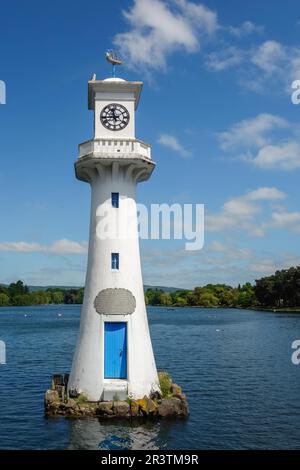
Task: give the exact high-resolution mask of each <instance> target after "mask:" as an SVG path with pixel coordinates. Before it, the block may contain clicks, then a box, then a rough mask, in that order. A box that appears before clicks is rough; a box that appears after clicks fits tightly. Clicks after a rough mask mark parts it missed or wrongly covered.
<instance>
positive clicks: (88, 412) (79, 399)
mask: <svg viewBox="0 0 300 470" xmlns="http://www.w3.org/2000/svg"><path fill="white" fill-rule="evenodd" d="M165 376H166V373H164V378H165ZM67 380H68V374H65V375H64V376H63V375H55V376H53V379H52V383H51V389H50V390H47V392H46V394H45V413H46V414H47V415H48V416H68V417H84V416H94V417H98V418H99V419H112V418H127V419H128V418H129V419H132V418H168V417H181V418H184V417H187V416H188V415H189V406H188V403H187V399H186V396H185V395H184V394H183V393H182V390H181V387H179V386H178V385H176V384H174V383H172V381H171V379H170V377H168V380H169V382H170V383H168V385H167V386H165V387H164V396H161V394H160V393H158V392H155V393H153V394H151V396H150V397H147V396H144V397H143V398H141V399H138V400H133V399H131V398H130V397H128V399H127V400H126V401H99V402H91V401H89V400H87V399H86V398H85V397H84V396H83V395H79V394H74V393H72V394H71V395H72V396H69V395H68V393H67Z"/></svg>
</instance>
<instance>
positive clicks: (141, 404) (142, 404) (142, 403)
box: [136, 398, 147, 414]
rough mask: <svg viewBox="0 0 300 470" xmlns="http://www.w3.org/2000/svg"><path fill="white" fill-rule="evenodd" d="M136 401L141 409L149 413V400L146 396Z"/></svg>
mask: <svg viewBox="0 0 300 470" xmlns="http://www.w3.org/2000/svg"><path fill="white" fill-rule="evenodd" d="M136 402H137V404H138V407H139V409H140V410H141V411H142V412H143V413H145V414H146V413H147V401H146V400H145V398H139V399H138V400H137V401H136Z"/></svg>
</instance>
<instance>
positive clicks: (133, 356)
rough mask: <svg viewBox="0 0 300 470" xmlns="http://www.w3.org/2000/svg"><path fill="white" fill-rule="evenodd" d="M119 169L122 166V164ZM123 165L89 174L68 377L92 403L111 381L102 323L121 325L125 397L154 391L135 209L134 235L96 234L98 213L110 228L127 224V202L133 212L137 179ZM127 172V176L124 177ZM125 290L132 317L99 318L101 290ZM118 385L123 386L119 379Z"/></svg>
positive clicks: (156, 383)
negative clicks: (116, 198)
mask: <svg viewBox="0 0 300 470" xmlns="http://www.w3.org/2000/svg"><path fill="white" fill-rule="evenodd" d="M122 165H124V162H122ZM127 169H128V165H127V166H126V165H124V166H119V165H117V166H116V167H115V168H114V170H113V171H112V165H110V166H107V167H104V166H103V165H102V163H101V159H99V165H98V167H97V171H96V170H93V172H92V176H91V177H92V181H91V188H92V205H91V221H90V241H89V255H88V267H87V276H86V288H85V296H84V303H83V306H82V313H81V322H80V331H79V336H78V340H77V347H76V351H75V355H74V359H73V365H72V370H71V374H70V378H69V389H76V390H77V391H78V392H80V393H83V394H84V395H86V396H87V397H88V398H89V399H91V400H100V399H101V397H102V393H103V389H104V386H106V387H107V386H110V385H111V386H112V387H113V386H114V384H115V381H114V380H105V379H104V321H126V322H128V325H127V334H128V357H127V366H128V380H127V381H125V382H126V384H127V387H128V394H129V395H132V396H133V397H134V398H141V397H143V396H144V395H149V394H150V392H151V391H154V390H159V384H158V377H157V370H156V365H155V360H154V355H153V350H152V344H151V339H150V334H149V328H148V320H147V313H146V307H145V301H144V291H143V281H142V273H141V264H140V251H139V239H138V236H137V218H136V210H135V215H134V219H135V227H136V237H135V238H126V239H123V240H120V239H106V240H100V239H99V238H98V236H97V223H98V217H97V213H99V212H98V211H99V209H100V210H101V207H103V205H105V207H108V219H109V221H110V223H111V224H112V226H114V225H115V224H117V223H120V224H121V226H120V228H122V224H123V225H124V224H125V225H126V224H127V222H128V221H127V220H126V218H123V219H122V218H120V219H119V218H118V217H117V214H118V211H124V210H125V208H126V204H128V202H130V203H131V204H132V205H133V206H134V207H135V209H136V202H135V192H136V181H135V178H134V176H133V174H132V173H131V172H128V171H127ZM126 174H127V176H126ZM111 192H119V194H120V207H119V209H116V208H113V207H112V206H111V201H110V199H111ZM112 252H116V253H120V269H119V271H112V270H111V253H112ZM114 287H115V288H120V287H121V288H125V289H129V290H130V291H131V292H132V293H133V295H134V296H135V299H136V309H135V312H134V313H133V314H132V315H122V312H121V311H120V315H99V314H98V313H97V312H96V310H95V308H94V300H95V298H96V296H97V294H98V293H99V291H101V290H102V289H106V288H114ZM118 382H123V381H120V380H118Z"/></svg>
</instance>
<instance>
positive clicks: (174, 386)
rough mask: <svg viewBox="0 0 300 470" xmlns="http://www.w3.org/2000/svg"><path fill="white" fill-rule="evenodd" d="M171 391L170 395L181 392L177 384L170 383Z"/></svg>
mask: <svg viewBox="0 0 300 470" xmlns="http://www.w3.org/2000/svg"><path fill="white" fill-rule="evenodd" d="M171 393H172V395H180V394H181V393H182V388H181V387H179V385H177V384H172V385H171Z"/></svg>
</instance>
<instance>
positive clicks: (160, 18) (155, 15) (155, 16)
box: [114, 0, 218, 70]
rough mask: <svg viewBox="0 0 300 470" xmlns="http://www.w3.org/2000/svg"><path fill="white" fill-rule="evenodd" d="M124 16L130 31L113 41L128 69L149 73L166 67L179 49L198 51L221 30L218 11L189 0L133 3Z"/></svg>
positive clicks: (136, 0) (155, 0)
mask: <svg viewBox="0 0 300 470" xmlns="http://www.w3.org/2000/svg"><path fill="white" fill-rule="evenodd" d="M124 16H125V18H126V19H127V21H128V22H129V24H130V27H131V29H130V31H128V32H125V33H119V34H117V35H116V37H115V39H114V42H115V44H116V46H117V47H118V48H119V50H120V52H121V54H122V55H123V56H124V57H125V58H126V60H127V65H128V66H129V67H132V68H140V67H142V68H145V69H146V70H151V69H159V68H165V66H166V59H167V56H168V55H169V54H170V53H171V52H174V51H176V50H184V51H186V52H188V53H194V52H196V51H197V50H198V49H199V47H200V41H201V38H202V37H203V36H211V35H212V34H213V33H214V32H215V31H216V30H217V28H218V25H217V16H216V13H215V12H213V11H212V10H210V9H209V8H207V7H206V6H204V5H201V4H196V3H193V2H190V1H188V0H170V1H162V0H134V4H133V6H132V8H131V9H130V10H128V11H126V12H124Z"/></svg>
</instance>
